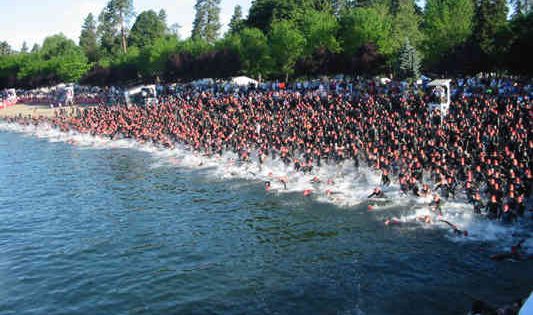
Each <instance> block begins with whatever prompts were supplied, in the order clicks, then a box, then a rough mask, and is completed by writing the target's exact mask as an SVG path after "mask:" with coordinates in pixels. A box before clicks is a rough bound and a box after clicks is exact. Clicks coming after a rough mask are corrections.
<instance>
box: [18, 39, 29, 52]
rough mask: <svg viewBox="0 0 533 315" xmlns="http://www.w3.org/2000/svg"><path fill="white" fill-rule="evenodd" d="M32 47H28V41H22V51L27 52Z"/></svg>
mask: <svg viewBox="0 0 533 315" xmlns="http://www.w3.org/2000/svg"><path fill="white" fill-rule="evenodd" d="M29 50H30V49H29V48H28V43H26V41H24V42H22V47H21V48H20V52H21V53H23V54H25V53H27V52H28V51H29Z"/></svg>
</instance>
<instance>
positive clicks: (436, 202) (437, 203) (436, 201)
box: [429, 194, 442, 216]
mask: <svg viewBox="0 0 533 315" xmlns="http://www.w3.org/2000/svg"><path fill="white" fill-rule="evenodd" d="M429 206H430V207H432V211H433V212H435V213H437V214H438V215H439V216H442V209H441V200H440V197H439V195H437V194H434V195H433V200H432V201H431V202H430V203H429Z"/></svg>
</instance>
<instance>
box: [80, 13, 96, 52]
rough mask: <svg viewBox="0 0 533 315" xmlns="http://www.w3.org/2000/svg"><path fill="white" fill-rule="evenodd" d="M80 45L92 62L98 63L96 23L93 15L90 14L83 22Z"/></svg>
mask: <svg viewBox="0 0 533 315" xmlns="http://www.w3.org/2000/svg"><path fill="white" fill-rule="evenodd" d="M79 44H80V47H81V48H82V49H83V52H84V53H85V55H86V56H87V58H88V59H89V60H90V61H96V60H97V59H98V42H97V38H96V21H95V19H94V16H93V14H92V13H89V15H87V17H86V18H85V20H84V22H83V25H82V27H81V35H80V43H79Z"/></svg>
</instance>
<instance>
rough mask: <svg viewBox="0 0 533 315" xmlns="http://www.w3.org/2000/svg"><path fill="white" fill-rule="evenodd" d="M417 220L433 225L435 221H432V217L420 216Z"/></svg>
mask: <svg viewBox="0 0 533 315" xmlns="http://www.w3.org/2000/svg"><path fill="white" fill-rule="evenodd" d="M416 220H417V221H418V222H422V223H426V224H432V223H433V220H431V216H430V215H421V216H418V217H416Z"/></svg>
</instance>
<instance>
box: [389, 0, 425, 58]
mask: <svg viewBox="0 0 533 315" xmlns="http://www.w3.org/2000/svg"><path fill="white" fill-rule="evenodd" d="M421 22H422V17H421V16H420V15H418V14H417V13H416V8H415V2H414V1H413V0H399V1H398V7H397V10H396V13H395V15H394V20H393V22H392V37H393V38H394V40H395V44H394V46H395V49H399V48H400V47H401V46H402V45H403V44H404V42H405V40H406V39H407V38H408V39H409V42H410V43H411V44H412V45H414V47H415V48H417V47H420V46H421V44H422V40H423V34H422V32H421V31H420V24H421Z"/></svg>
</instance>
